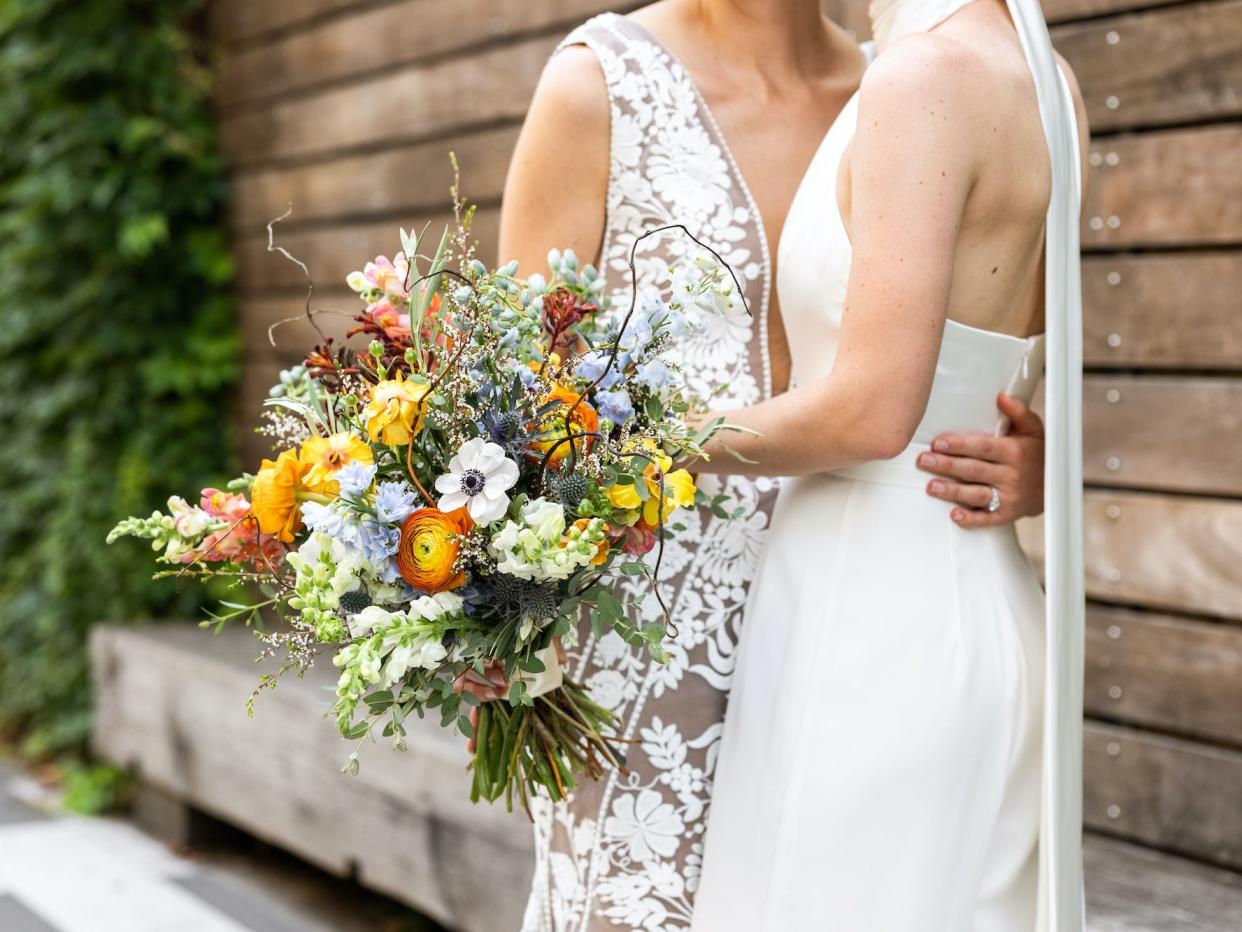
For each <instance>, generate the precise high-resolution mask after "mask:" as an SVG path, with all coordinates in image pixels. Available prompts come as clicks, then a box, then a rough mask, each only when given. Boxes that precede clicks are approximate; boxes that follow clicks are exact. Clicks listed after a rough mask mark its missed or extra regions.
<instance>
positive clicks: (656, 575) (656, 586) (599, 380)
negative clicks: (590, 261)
mask: <svg viewBox="0 0 1242 932" xmlns="http://www.w3.org/2000/svg"><path fill="white" fill-rule="evenodd" d="M669 230H680V231H681V232H682V233H684V234H685V235H686V236H687V237H688V238H689V239H690V240H691V241H693V242H694V243H695V244H696V245H697V246H699V247H700V248H701V249H705V250H707V251H708V252H709V253H711V254H712V256H713V257H714V258H715V260H716V261H717V262H718V263H719V264H720V266H721V267H722V268H723V269H725V270H726V271H727V272H728V273H729V277H730V278H731V279H733V287H734V288H736V289H737V296H738V297H739V298H740V299H741V301H742V307H744V308H745V309H746V313H747V314H749V313H751V310H750V304H749V303H748V302H747V300H746V292H745V291H743V290H742V283H741V281H740V280H739V279H738V277H737V273H736V272H734V271H733V267H732V266H731V265H729V263H727V262H725V260H724V256H722V255H721V254H720V253H718V252H717V251H716V250H714V249H712V247H711V246H708V245H707V244H706V243H705V242H703V241H702V240H701V239H699V238H698V237H697V236H695V235H694V234H693V233H691V232H690V231H689V230H688V229H687V228H686V225H685V224H683V223H669V224H665V225H664V226H662V227H656V228H655V229H653V230H648V231H647V232H645V233H643V234H641V235H639V236H637V237H635V238H634V242H633V243H631V244H630V257H629V270H630V306H629V308H628V309H627V310H626V312H625V317H624V318H623V319H622V321H621V329H620V330H618V331H617V338H616V340H614V341H613V344H612V348H611V350H610V351H609V353H608V362H607V364H606V365H605V366H604V368H603V370H602V371H601V372H600V374H599V375H598V376H597V377H596V378H595V381H593V382H592V383H591V384H590V385H588V386H587V387H586V388H585V389H583V390H582V392H581V393H580V394H579V395H578V399H577V400H576V401H575V402H574V403H573V404H572V405H570V407H569V409H568V410H567V411H566V412H565V435H566V436H565V438H564V439H562V440H558V441H557V442H556V443H555V444H553V446H552V449H551V450H548V451H547V452H546V453H545V455H544V458H543V462H542V463H541V464H540V469H539V479H540V484H542V483H543V477H544V474H545V473H546V471H547V467H548V461H549V460H550V459H551V456H552V453H553V451H555V450H556V449H557V448H559V447H560V445H561V444H563V443H565V442H566V441H572V440H573V439H574V437H573V429H572V427H571V422H572V419H573V416H574V412H575V411H577V410H578V407H579V406H580V405H581V404H582V402H583V400H584V399H585V398H586V396H587V395H589V394H590V393H591V392H592V391H594V390H595V389H596V388H598V387H599V386H600V385H601V384H603V382H604V380H605V379H606V378H608V375H609V373H610V372H612V371H613V369H614V368H615V367H616V364H617V356H618V355H619V354H620V352H621V338H622V337H623V336H625V330H626V328H627V327H629V325H630V321H631V320H632V319H633V318H634V312H635V311H636V310H637V308H638V268H637V261H636V259H637V256H638V244H639V243H641V242H642V241H643V240H645V239H648V238H650V237H652V236H658V235H659V234H661V233H667V232H668V231H669ZM579 436H582V437H585V436H590V435H588V434H579ZM594 436H597V437H598V436H599V435H598V434H595V435H594ZM569 454H570V457H571V461H572V462H574V463H576V462H577V457H578V449H577V444H575V443H572V442H570V445H569ZM616 455H620V456H641V457H643V458H644V459H646V460H647V461H648V462H649V463H654V462H655V461H654V460H653V459H652V458H651V457H649V456H646V455H645V454H640V453H618V454H616ZM659 474H660V503H659V508H660V511H659V534H658V538H659V545H658V549H657V551H656V562H655V566H654V567H653V569H652V580H651V585H652V589H653V590H654V591H655V596H656V601H657V602H659V603H660V609H661V611H663V612H664V624H665V628H666V629H667V630H668V632H669V636H670V637H672V638H676V637H677V625H676V623H675V622H674V621H673V617H672V613H671V612H670V611H669V609H668V606H667V605H666V604H665V602H664V597H663V596H662V595H661V594H660V566H661V564H662V563H663V562H664V536H665V535H664V470H662V469H661V470H659Z"/></svg>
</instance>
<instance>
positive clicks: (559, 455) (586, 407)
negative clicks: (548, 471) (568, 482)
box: [530, 385, 599, 469]
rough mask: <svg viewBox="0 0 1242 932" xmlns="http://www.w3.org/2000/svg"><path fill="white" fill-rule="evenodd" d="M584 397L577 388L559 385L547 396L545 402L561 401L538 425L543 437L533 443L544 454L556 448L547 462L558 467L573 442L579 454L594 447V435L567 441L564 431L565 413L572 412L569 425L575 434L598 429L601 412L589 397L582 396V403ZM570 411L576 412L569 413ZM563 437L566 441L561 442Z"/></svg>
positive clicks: (547, 403)
mask: <svg viewBox="0 0 1242 932" xmlns="http://www.w3.org/2000/svg"><path fill="white" fill-rule="evenodd" d="M580 398H582V396H581V395H579V394H578V393H577V392H575V391H573V390H571V389H569V388H566V387H565V386H563V385H558V386H557V387H556V388H554V389H552V391H551V392H549V393H548V394H547V396H545V397H544V399H543V403H544V405H549V404H551V403H553V402H560V404H558V405H557V406H556V407H555V408H553V409H552V411H551V412H550V413H549V414H547V415H546V416H545V417H544V419H543V421H542V423H541V424H540V425H539V427H540V432H541V434H542V439H540V440H536V441H534V442H533V443H531V445H530V446H531V449H532V450H535V451H536V452H538V453H541V454H547V452H548V451H549V450H553V453H552V455H551V457H550V458H549V459H548V466H549V467H551V468H552V469H555V468H557V467H558V466H559V465H560V464H561V462H562V461H563V460H564V459H565V457H567V456H569V453H570V449H569V448H570V446H571V445H572V446H573V447H574V450H575V452H577V454H578V455H579V456H582V455H585V454H587V453H590V452H591V447H592V445H593V444H594V443H595V438H594V437H585V438H583V439H581V440H573V441H568V440H565V438H566V437H567V436H568V435H567V434H566V433H565V415H566V414H569V426H570V430H571V431H572V432H573V433H574V435H575V436H576V435H578V434H593V433H595V431H597V430H599V416H598V415H597V414H596V413H595V409H594V408H592V407H591V406H590V404H588V403H587V401H586V399H582V403H581V404H579V403H578V400H579V399H580ZM570 411H572V412H573V413H572V414H570ZM562 441H564V442H562Z"/></svg>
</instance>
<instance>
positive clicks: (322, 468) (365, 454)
mask: <svg viewBox="0 0 1242 932" xmlns="http://www.w3.org/2000/svg"><path fill="white" fill-rule="evenodd" d="M300 459H301V462H302V468H303V469H304V470H305V475H304V476H303V479H302V482H303V483H304V484H305V485H306V487H307V488H308V489H310V490H312V491H314V492H318V493H320V494H322V495H336V494H337V493H338V492H339V491H340V486H339V484H338V483H337V481H336V480H335V479H334V478H333V476H335V475H336V473H337V470H339V469H340V468H341V467H342V466H348V465H349V464H350V463H371V462H374V461H375V454H373V453H372V452H371V448H370V447H369V446H367V445H366V442H365V441H363V439H362V438H361V437H356V436H354V435H353V434H351V433H349V432H348V431H341V432H340V433H338V434H333V435H332V436H331V437H309V438H307V439H306V440H304V441H303V442H302V452H301V456H300Z"/></svg>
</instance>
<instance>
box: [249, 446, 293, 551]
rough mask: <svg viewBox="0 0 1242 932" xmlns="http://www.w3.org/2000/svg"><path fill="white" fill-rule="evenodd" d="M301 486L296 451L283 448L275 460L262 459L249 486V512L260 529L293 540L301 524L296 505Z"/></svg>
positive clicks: (289, 541)
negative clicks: (256, 520)
mask: <svg viewBox="0 0 1242 932" xmlns="http://www.w3.org/2000/svg"><path fill="white" fill-rule="evenodd" d="M301 488H302V464H301V463H300V462H298V453H297V451H296V450H285V451H284V452H283V453H281V454H280V455H279V456H278V457H276V461H275V462H273V461H272V460H264V461H263V462H262V464H261V465H260V467H259V474H258V475H257V476H255V477H254V485H253V486H252V487H251V489H250V511H251V512H252V513H253V514H254V516H255V518H256V519H258V522H259V530H260V531H262V532H263V533H264V534H273V535H275V536H276V539H277V540H281V541H284V542H285V543H286V544H291V543H293V535H294V533H295V532H296V531H297V529H298V528H299V527H301V525H302V512H301V508H300V507H299V505H298V492H299V491H300V490H301Z"/></svg>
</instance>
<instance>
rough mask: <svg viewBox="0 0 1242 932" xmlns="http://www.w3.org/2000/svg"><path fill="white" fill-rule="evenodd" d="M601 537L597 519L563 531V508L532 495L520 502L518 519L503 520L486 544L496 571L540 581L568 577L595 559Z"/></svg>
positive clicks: (599, 524) (601, 533)
mask: <svg viewBox="0 0 1242 932" xmlns="http://www.w3.org/2000/svg"><path fill="white" fill-rule="evenodd" d="M603 539H604V529H603V522H602V521H600V520H599V519H597V518H596V519H592V520H591V522H590V523H589V524H588V525H587V527H586V529H585V530H581V529H579V528H576V527H575V528H570V529H569V531H568V532H566V524H565V509H564V508H563V507H562V506H561V505H560V504H559V503H557V502H550V501H548V500H547V499H543V498H535V499H531V500H530V501H529V502H527V503H526V504H525V505H523V506H522V512H521V515H520V520H518V521H506V522H505V524H504V526H503V527H501V529H500V530H499V531H497V532H496V533H495V534H493V535H492V539H491V542H490V544H489V547H490V549H491V553H492V556H494V557H495V558H496V569H497V571H498V572H501V573H508V574H509V575H510V576H516V577H518V578H519V579H529V580H536V581H540V582H542V581H547V580H561V579H568V578H569V577H570V576H572V575H573V574H574V573H575V572H577V571H578V570H579V569H581V568H582V567H584V566H586V565H587V564H588V563H590V562H591V560H592V559H594V557H595V554H596V552H597V550H598V545H599V542H600V541H602V540H603Z"/></svg>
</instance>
